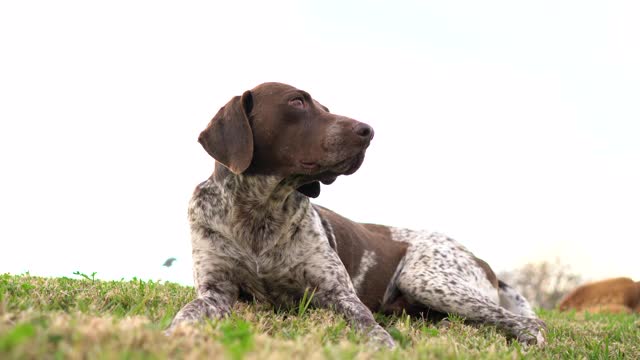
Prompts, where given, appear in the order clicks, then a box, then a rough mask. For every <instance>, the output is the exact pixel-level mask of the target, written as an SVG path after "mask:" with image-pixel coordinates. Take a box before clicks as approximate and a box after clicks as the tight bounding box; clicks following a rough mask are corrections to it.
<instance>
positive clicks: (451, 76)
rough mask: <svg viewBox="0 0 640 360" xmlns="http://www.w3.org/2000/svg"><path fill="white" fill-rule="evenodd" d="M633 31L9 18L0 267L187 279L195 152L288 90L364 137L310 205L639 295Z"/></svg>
mask: <svg viewBox="0 0 640 360" xmlns="http://www.w3.org/2000/svg"><path fill="white" fill-rule="evenodd" d="M639 17H640V5H639V4H638V3H637V2H634V1H626V2H625V1H616V2H606V1H562V2H560V1H536V2H527V3H524V2H513V1H498V2H494V1H491V2H484V1H483V2H477V1H447V2H438V3H435V2H433V3H431V2H422V1H397V0H396V1H327V0H324V1H269V2H267V1H242V2H240V1H236V2H228V4H224V3H223V2H216V3H214V2H181V3H180V4H178V3H171V2H159V1H140V2H130V1H109V2H105V3H94V2H86V1H62V2H46V1H41V2H37V1H21V2H3V3H2V4H0V48H1V49H2V50H1V52H2V55H1V56H0V168H1V169H2V170H1V173H2V175H1V176H0V242H1V246H0V273H6V272H8V273H13V274H20V273H23V272H26V271H29V272H30V273H31V274H32V275H42V276H72V273H73V272H74V271H80V272H83V273H92V272H96V273H97V274H96V277H97V278H101V279H121V278H124V279H130V278H132V277H134V276H135V277H137V278H141V279H154V280H157V279H159V280H169V281H176V282H179V283H182V284H192V279H191V258H190V257H191V248H190V239H189V228H188V223H187V218H186V214H187V212H186V208H187V202H188V200H189V198H190V195H191V192H192V190H193V188H194V186H195V185H196V184H198V183H199V182H201V181H203V180H204V179H206V178H207V177H208V176H209V175H210V173H211V172H212V170H213V165H214V162H213V159H211V158H210V157H209V156H208V155H207V154H206V153H205V152H204V151H203V150H202V149H201V147H200V145H199V144H198V143H197V141H196V139H197V136H198V134H199V132H200V131H201V130H202V129H203V128H204V127H205V126H206V124H207V123H208V121H209V120H210V119H211V117H213V115H214V114H215V113H216V112H217V110H218V109H219V108H220V107H221V106H222V105H224V104H225V103H226V102H227V101H228V100H229V99H230V98H231V97H232V96H234V95H239V94H241V93H242V92H243V91H245V90H247V89H250V88H252V87H254V86H255V85H257V84H259V83H261V82H265V81H279V82H285V83H289V84H291V85H294V86H296V87H298V88H301V89H304V90H307V91H308V92H310V93H311V94H312V95H313V96H314V97H315V98H316V99H317V100H319V101H320V102H321V103H323V104H324V105H326V106H328V107H329V108H330V109H331V111H332V112H334V113H338V114H342V115H347V116H350V117H353V118H356V119H358V120H361V121H364V122H367V123H369V124H370V125H372V126H373V127H374V129H375V131H376V136H375V139H374V141H373V142H372V145H371V147H370V148H369V151H368V152H367V157H366V159H365V162H364V165H363V166H362V168H361V169H360V170H359V171H358V172H357V173H355V174H354V175H351V176H349V177H342V178H340V179H338V181H336V182H335V183H334V184H333V185H331V186H324V187H323V191H322V194H321V196H320V198H318V199H317V200H316V202H317V203H319V204H322V205H324V206H327V207H329V208H331V209H332V210H334V211H336V212H338V213H341V214H343V215H345V216H347V217H350V218H351V219H353V220H357V221H363V222H374V223H382V224H389V225H396V226H405V227H412V228H422V229H429V230H435V231H439V232H443V233H446V234H448V235H449V236H451V237H453V238H455V239H457V240H458V241H460V242H462V243H463V244H465V245H466V246H467V247H468V248H470V249H471V250H472V251H473V252H474V253H475V254H476V255H477V256H479V257H481V258H483V259H484V260H486V261H488V262H489V263H490V264H491V265H492V267H493V268H494V269H495V270H496V272H500V273H509V272H512V271H513V270H514V269H516V270H517V269H521V267H522V266H524V265H525V264H528V263H532V264H540V263H545V262H547V263H552V264H559V265H558V266H557V267H556V268H559V269H564V270H563V271H565V272H564V273H563V274H565V275H566V274H570V275H571V274H578V275H579V276H580V277H581V278H582V279H600V278H605V277H610V276H629V277H635V278H636V280H638V278H640V267H638V265H637V264H638V262H637V254H638V249H639V247H640V245H639V241H640V226H639V220H640V219H639V218H640V216H639V215H640V185H639V184H640V166H639V164H640V141H638V140H639V139H640V106H639V104H640V102H639V99H640V66H638V64H640V46H639V44H640V22H639V21H638V18H639ZM172 257H173V258H175V261H172V262H171V266H170V267H169V266H162V265H163V263H164V262H165V260H167V259H168V258H172ZM567 269H570V270H567ZM565 275H563V276H565ZM571 276H573V275H571ZM571 276H569V279H573V278H572V277H571Z"/></svg>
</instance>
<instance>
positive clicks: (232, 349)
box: [220, 318, 253, 359]
mask: <svg viewBox="0 0 640 360" xmlns="http://www.w3.org/2000/svg"><path fill="white" fill-rule="evenodd" d="M220 331H221V332H222V336H221V337H220V342H221V343H222V344H223V345H224V347H225V349H226V350H227V352H228V354H229V356H230V357H231V358H232V359H242V358H243V357H244V355H245V354H246V353H247V352H249V351H251V349H253V332H252V331H251V326H250V325H249V323H248V322H246V321H244V320H242V319H237V318H229V319H226V320H224V321H223V322H222V323H221V325H220Z"/></svg>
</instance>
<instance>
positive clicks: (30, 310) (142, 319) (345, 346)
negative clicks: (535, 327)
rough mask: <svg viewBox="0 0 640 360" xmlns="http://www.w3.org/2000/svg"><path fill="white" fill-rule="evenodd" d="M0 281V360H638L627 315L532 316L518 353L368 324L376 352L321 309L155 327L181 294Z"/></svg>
mask: <svg viewBox="0 0 640 360" xmlns="http://www.w3.org/2000/svg"><path fill="white" fill-rule="evenodd" d="M76 277H78V279H70V278H41V277H34V276H29V275H19V276H15V275H0V359H14V358H17V359H21V358H27V359H34V358H36V359H40V358H56V359H57V358H59V359H87V358H89V359H94V358H100V359H102V358H105V359H112V358H119V359H128V358H133V359H137V358H177V359H183V358H187V359H194V358H229V359H240V358H247V359H283V358H284V359H298V358H301V359H302V358H304V359H325V358H329V359H369V358H373V359H414V358H416V359H417V358H420V359H438V358H442V359H519V358H529V359H545V358H554V359H555V358H567V359H583V358H585V359H607V358H624V359H640V317H639V316H637V315H601V314H594V315H590V314H586V315H579V314H560V313H557V312H555V311H542V312H541V313H540V315H541V317H542V318H543V319H544V320H545V321H546V322H547V325H548V327H549V331H548V344H547V346H545V347H544V348H537V347H532V348H525V347H522V346H521V345H520V344H518V343H515V342H509V341H507V339H505V337H504V336H503V335H502V334H501V333H499V332H497V331H496V329H495V328H493V327H491V326H482V327H474V326H469V325H465V324H464V323H463V322H462V320H461V319H459V318H455V317H454V318H452V319H451V321H450V322H449V323H448V324H447V325H443V324H434V323H429V322H425V321H423V320H421V319H413V318H408V317H406V316H399V317H385V316H378V315H376V317H377V319H378V321H379V322H380V323H382V324H383V326H384V327H385V328H386V329H387V330H388V331H389V332H390V333H391V335H392V336H393V337H394V338H395V339H396V343H397V344H398V347H397V349H394V350H388V349H378V348H376V346H374V345H373V344H371V343H368V342H367V339H366V338H365V337H364V336H361V335H360V334H358V333H356V332H354V331H352V330H351V329H350V327H349V326H348V325H347V324H346V323H345V321H344V320H343V319H342V318H341V317H340V316H338V315H335V314H333V313H332V312H331V311H328V310H323V309H310V308H307V307H306V306H304V305H305V304H301V305H300V306H299V307H297V308H295V309H289V310H279V309H273V308H272V307H270V306H268V305H265V304H247V303H238V304H237V305H236V306H235V308H234V311H233V315H232V316H231V317H229V318H226V319H223V320H219V321H208V322H205V323H202V324H200V325H198V326H193V327H190V326H185V327H181V328H179V329H178V330H177V331H176V332H175V333H174V334H173V335H172V336H170V337H166V336H165V335H163V333H162V330H163V329H164V328H165V327H166V326H167V325H168V324H169V322H170V321H171V318H172V317H173V315H174V314H175V313H176V312H177V311H178V309H179V308H180V307H181V306H182V305H184V304H186V303H187V302H188V301H190V300H191V299H192V298H193V297H194V296H195V292H194V290H193V288H191V287H185V286H180V285H177V284H172V283H159V282H152V281H141V280H132V281H99V280H94V279H93V278H92V276H90V275H89V276H87V275H83V274H78V275H76Z"/></svg>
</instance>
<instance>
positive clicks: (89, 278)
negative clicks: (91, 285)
mask: <svg viewBox="0 0 640 360" xmlns="http://www.w3.org/2000/svg"><path fill="white" fill-rule="evenodd" d="M96 274H97V272H95V271H94V272H92V273H91V277H89V275H87V274H85V273H81V272H80V271H74V272H73V275H78V276H82V277H83V278H85V279H87V280H91V282H96Z"/></svg>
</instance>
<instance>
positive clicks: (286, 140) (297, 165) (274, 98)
mask: <svg viewBox="0 0 640 360" xmlns="http://www.w3.org/2000/svg"><path fill="white" fill-rule="evenodd" d="M372 138H373V129H372V128H371V127H370V126H369V125H367V124H364V123H361V122H359V121H356V120H353V119H350V118H347V117H344V116H339V115H335V114H331V113H330V112H329V110H328V109H327V108H326V107H324V106H323V105H321V104H320V103H319V102H317V101H316V100H314V99H313V98H312V97H311V95H309V93H307V92H305V91H302V90H298V89H296V88H294V87H292V86H289V85H286V84H281V83H264V84H261V85H258V86H256V87H255V88H253V89H252V90H249V91H246V92H245V93H244V94H243V95H242V96H236V97H234V98H232V99H231V100H230V101H229V102H228V103H227V104H226V105H225V106H224V107H222V108H221V109H220V111H218V113H217V114H216V115H215V116H214V118H213V119H212V120H211V122H210V123H209V125H208V126H207V128H206V129H205V130H204V131H202V133H201V134H200V137H199V138H198V141H199V142H200V144H202V146H203V147H204V149H205V150H206V151H207V153H209V155H211V156H212V157H213V158H214V159H215V160H216V161H218V162H219V163H220V164H222V165H224V166H225V167H227V168H228V169H229V170H231V171H232V172H233V173H235V174H247V175H254V174H259V175H273V176H278V177H281V178H288V177H295V178H296V179H298V185H299V188H298V190H299V191H301V192H302V193H304V194H305V195H307V196H312V197H316V196H318V195H319V192H320V184H319V181H320V182H323V183H325V184H330V183H332V182H333V181H334V180H335V179H336V177H337V176H339V175H349V174H352V173H354V172H355V171H356V170H357V169H358V168H359V167H360V165H361V164H362V161H363V160H364V154H365V151H366V149H367V147H368V146H369V142H370V141H371V139H372Z"/></svg>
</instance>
